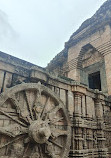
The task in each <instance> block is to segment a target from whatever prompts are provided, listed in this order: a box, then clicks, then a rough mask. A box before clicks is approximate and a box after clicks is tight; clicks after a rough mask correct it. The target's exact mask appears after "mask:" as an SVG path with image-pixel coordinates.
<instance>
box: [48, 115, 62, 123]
mask: <svg viewBox="0 0 111 158" xmlns="http://www.w3.org/2000/svg"><path fill="white" fill-rule="evenodd" d="M63 119H64V118H63V117H61V118H58V119H56V120H54V121H51V122H50V124H55V123H57V122H59V121H61V120H63Z"/></svg>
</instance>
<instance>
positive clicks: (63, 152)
mask: <svg viewBox="0 0 111 158" xmlns="http://www.w3.org/2000/svg"><path fill="white" fill-rule="evenodd" d="M64 107H65V106H64V104H63V102H62V101H61V100H60V99H59V98H58V97H57V96H56V95H55V94H54V92H52V91H51V90H50V89H48V88H47V87H45V86H43V85H41V84H40V83H23V84H20V85H17V86H14V87H13V88H9V89H8V90H7V91H5V92H4V93H2V94H1V96H0V157H1V158H67V157H68V153H69V150H70V137H71V129H70V121H69V117H68V115H67V112H66V110H65V108H64Z"/></svg>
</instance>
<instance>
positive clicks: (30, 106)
mask: <svg viewBox="0 0 111 158" xmlns="http://www.w3.org/2000/svg"><path fill="white" fill-rule="evenodd" d="M25 97H26V101H27V105H28V109H29V112H30V115H31V118H32V120H34V116H33V113H32V106H33V102H32V103H31V102H30V91H25Z"/></svg>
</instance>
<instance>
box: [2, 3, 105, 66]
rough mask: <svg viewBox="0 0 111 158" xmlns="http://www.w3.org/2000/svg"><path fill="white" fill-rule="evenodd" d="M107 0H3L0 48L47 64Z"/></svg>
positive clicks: (36, 62)
mask: <svg viewBox="0 0 111 158" xmlns="http://www.w3.org/2000/svg"><path fill="white" fill-rule="evenodd" d="M103 2H105V0H0V51H3V52H6V53H8V54H11V55H13V56H16V57H18V58H21V59H24V60H27V61H29V62H31V63H34V64H36V65H39V66H42V67H45V66H46V65H47V63H49V62H50V60H51V59H53V57H54V56H55V55H56V54H57V53H59V52H60V51H61V50H62V49H63V48H64V43H65V42H66V41H68V39H69V38H70V36H71V35H72V33H73V32H75V31H76V30H77V29H78V27H79V26H80V25H81V23H82V22H83V21H84V20H86V19H87V18H90V17H91V16H92V15H93V14H94V13H95V12H96V10H97V9H98V8H99V7H100V6H101V5H102V4H103Z"/></svg>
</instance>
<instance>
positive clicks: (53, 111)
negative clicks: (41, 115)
mask: <svg viewBox="0 0 111 158" xmlns="http://www.w3.org/2000/svg"><path fill="white" fill-rule="evenodd" d="M60 109H61V107H60V106H59V105H58V106H56V107H55V108H53V109H52V110H51V111H50V112H49V113H48V114H47V115H48V117H49V119H50V121H53V119H54V117H55V116H56V114H57V112H58V111H59V110H60Z"/></svg>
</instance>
